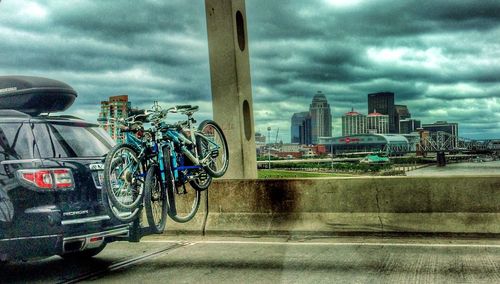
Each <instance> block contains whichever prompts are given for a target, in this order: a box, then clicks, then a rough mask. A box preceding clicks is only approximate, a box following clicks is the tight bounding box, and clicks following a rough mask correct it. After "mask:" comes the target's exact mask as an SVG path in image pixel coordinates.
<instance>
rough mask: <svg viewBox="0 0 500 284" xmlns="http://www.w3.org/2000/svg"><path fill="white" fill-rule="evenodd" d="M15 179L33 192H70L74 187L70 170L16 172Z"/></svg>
mask: <svg viewBox="0 0 500 284" xmlns="http://www.w3.org/2000/svg"><path fill="white" fill-rule="evenodd" d="M17 178H18V179H19V180H20V181H21V183H23V184H25V185H28V186H30V187H31V188H33V189H35V190H71V189H73V188H74V185H75V182H74V180H73V174H72V173H71V170H70V169H29V170H18V171H17Z"/></svg>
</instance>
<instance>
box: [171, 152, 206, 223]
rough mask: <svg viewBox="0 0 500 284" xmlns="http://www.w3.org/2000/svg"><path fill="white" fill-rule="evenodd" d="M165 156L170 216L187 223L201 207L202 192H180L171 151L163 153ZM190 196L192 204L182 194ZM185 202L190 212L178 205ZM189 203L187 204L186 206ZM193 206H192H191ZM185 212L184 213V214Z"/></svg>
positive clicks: (178, 221)
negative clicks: (173, 171) (179, 209)
mask: <svg viewBox="0 0 500 284" xmlns="http://www.w3.org/2000/svg"><path fill="white" fill-rule="evenodd" d="M163 156H164V165H165V189H166V193H167V203H168V216H169V217H170V218H171V219H172V220H174V221H175V222H177V223H186V222H189V221H190V220H191V219H193V218H194V216H195V215H196V213H197V212H198V208H199V207H200V200H201V193H200V191H199V190H193V191H192V192H190V193H185V194H182V193H178V192H177V186H176V184H175V179H174V175H173V173H172V167H171V165H170V153H169V152H168V151H167V152H166V153H164V154H163ZM188 194H189V198H193V200H192V204H191V205H189V203H191V202H190V201H189V199H188V198H185V199H188V200H187V201H186V200H182V199H181V195H186V196H187V195H188ZM179 202H180V203H183V205H184V209H186V208H187V209H188V212H182V209H181V212H179V211H178V208H177V205H178V203H179ZM185 205H187V206H185ZM189 206H191V208H189ZM183 214H184V215H183Z"/></svg>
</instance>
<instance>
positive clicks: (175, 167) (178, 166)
mask: <svg viewBox="0 0 500 284" xmlns="http://www.w3.org/2000/svg"><path fill="white" fill-rule="evenodd" d="M166 135H167V137H168V138H169V141H168V142H166V144H167V145H168V146H167V147H170V149H174V147H175V145H180V144H181V141H180V140H179V135H180V134H179V133H178V132H177V131H174V130H167V131H166ZM160 152H162V156H164V153H163V151H160ZM169 152H170V153H169V156H170V157H169V158H170V165H171V167H172V172H173V174H174V179H175V180H176V181H177V180H178V179H179V171H184V170H197V169H201V168H203V167H202V166H201V165H195V166H185V165H184V155H182V156H180V157H179V163H177V153H176V152H175V151H169ZM160 160H161V162H162V164H163V157H162V158H161V159H160ZM163 167H164V165H160V169H161V170H162V173H163V172H164V170H163ZM162 178H164V176H162ZM184 179H186V177H184ZM182 182H185V180H183V181H182Z"/></svg>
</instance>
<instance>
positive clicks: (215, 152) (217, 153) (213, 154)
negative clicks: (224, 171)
mask: <svg viewBox="0 0 500 284" xmlns="http://www.w3.org/2000/svg"><path fill="white" fill-rule="evenodd" d="M210 156H211V157H212V158H217V157H219V150H217V149H215V150H212V151H211V152H210Z"/></svg>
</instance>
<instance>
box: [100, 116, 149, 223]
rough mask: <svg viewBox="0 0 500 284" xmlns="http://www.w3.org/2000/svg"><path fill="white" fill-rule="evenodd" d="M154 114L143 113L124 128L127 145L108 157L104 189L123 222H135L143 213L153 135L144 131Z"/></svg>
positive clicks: (121, 146)
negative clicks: (141, 211)
mask: <svg viewBox="0 0 500 284" xmlns="http://www.w3.org/2000/svg"><path fill="white" fill-rule="evenodd" d="M154 114H156V113H155V112H154V111H142V113H139V114H136V115H132V116H130V117H128V118H126V119H122V120H119V121H117V122H118V124H121V132H122V133H124V134H125V135H124V136H125V137H124V140H125V143H122V144H117V145H116V146H115V147H113V148H112V149H111V150H110V151H109V152H108V154H107V155H106V158H105V162H104V188H105V192H106V194H107V197H108V203H109V205H110V209H111V212H112V213H113V215H114V216H115V217H116V218H117V219H118V220H120V221H122V222H130V221H132V220H133V219H134V218H135V217H136V216H137V214H138V213H139V211H140V209H141V206H142V204H141V202H142V201H143V197H144V194H145V193H144V184H145V177H146V171H147V169H148V167H149V164H151V158H152V154H153V152H154V150H153V148H152V147H151V146H152V145H151V142H152V141H153V131H151V130H150V129H149V130H146V129H144V125H143V124H144V123H145V122H149V121H150V120H151V116H152V115H154Z"/></svg>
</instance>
